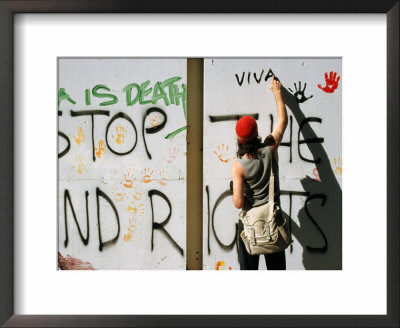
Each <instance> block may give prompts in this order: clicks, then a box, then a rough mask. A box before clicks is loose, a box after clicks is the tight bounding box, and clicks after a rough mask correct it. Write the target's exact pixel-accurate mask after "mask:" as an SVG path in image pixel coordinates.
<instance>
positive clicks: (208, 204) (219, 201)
mask: <svg viewBox="0 0 400 328" xmlns="http://www.w3.org/2000/svg"><path fill="white" fill-rule="evenodd" d="M206 192H207V208H208V214H207V215H208V227H209V226H210V225H211V228H212V231H213V235H214V237H215V240H216V241H217V243H218V245H219V246H220V247H221V248H222V249H225V250H231V249H232V248H233V247H234V246H235V243H236V234H237V229H238V226H237V224H236V226H235V234H234V236H233V240H232V242H231V243H230V244H228V245H225V244H224V243H222V241H221V240H220V239H219V237H218V234H217V232H216V229H215V224H214V223H215V210H216V209H217V207H218V206H219V205H220V204H221V203H222V201H223V200H224V199H225V198H227V197H229V196H232V195H233V192H232V190H230V189H229V190H226V191H224V192H223V193H222V194H221V195H220V196H219V197H218V198H217V200H216V202H215V204H214V207H213V210H212V213H211V217H210V196H209V192H210V191H209V187H208V186H206ZM210 218H211V220H210ZM210 221H211V222H210ZM207 243H208V254H210V252H211V249H210V229H209V228H208V237H207Z"/></svg>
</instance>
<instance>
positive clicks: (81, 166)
mask: <svg viewBox="0 0 400 328" xmlns="http://www.w3.org/2000/svg"><path fill="white" fill-rule="evenodd" d="M76 162H77V163H78V165H77V167H76V166H73V168H75V169H76V172H78V173H79V174H82V173H83V171H86V168H85V164H84V163H83V157H82V156H81V155H79V156H78V157H77V158H76Z"/></svg>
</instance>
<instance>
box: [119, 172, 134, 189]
mask: <svg viewBox="0 0 400 328" xmlns="http://www.w3.org/2000/svg"><path fill="white" fill-rule="evenodd" d="M124 179H125V181H124V182H121V184H122V185H123V186H124V187H125V188H132V186H133V180H136V179H135V178H134V177H133V173H132V172H128V173H124Z"/></svg>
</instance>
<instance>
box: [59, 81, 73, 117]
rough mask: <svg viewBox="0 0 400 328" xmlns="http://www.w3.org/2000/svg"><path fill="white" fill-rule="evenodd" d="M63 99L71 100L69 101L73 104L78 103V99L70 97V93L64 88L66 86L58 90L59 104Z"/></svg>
mask: <svg viewBox="0 0 400 328" xmlns="http://www.w3.org/2000/svg"><path fill="white" fill-rule="evenodd" d="M63 100H67V101H69V102H70V103H71V104H73V105H75V104H76V101H75V100H73V99H72V98H71V97H70V95H69V94H68V93H66V92H65V89H64V88H60V89H59V90H58V106H60V103H61V102H62V101H63ZM60 116H61V115H60Z"/></svg>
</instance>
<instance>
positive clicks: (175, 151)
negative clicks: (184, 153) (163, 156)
mask: <svg viewBox="0 0 400 328" xmlns="http://www.w3.org/2000/svg"><path fill="white" fill-rule="evenodd" d="M179 152H180V150H179V149H178V148H175V147H174V148H170V149H168V153H169V158H168V159H167V163H169V164H171V163H172V162H173V161H174V160H176V159H177V157H178V155H179Z"/></svg>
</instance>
